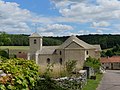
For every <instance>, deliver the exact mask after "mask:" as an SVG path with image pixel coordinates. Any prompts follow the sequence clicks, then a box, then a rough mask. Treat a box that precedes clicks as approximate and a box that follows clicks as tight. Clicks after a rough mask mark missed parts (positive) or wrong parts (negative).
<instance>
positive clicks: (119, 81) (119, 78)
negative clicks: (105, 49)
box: [96, 70, 120, 90]
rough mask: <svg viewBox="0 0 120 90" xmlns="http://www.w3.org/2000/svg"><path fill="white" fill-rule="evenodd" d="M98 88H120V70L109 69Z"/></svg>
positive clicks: (104, 89) (99, 89)
mask: <svg viewBox="0 0 120 90" xmlns="http://www.w3.org/2000/svg"><path fill="white" fill-rule="evenodd" d="M96 90H120V70H107V71H106V73H104V75H103V78H102V81H101V83H100V85H99V86H98V88H97V89H96Z"/></svg>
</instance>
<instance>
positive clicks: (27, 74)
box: [0, 59, 39, 90]
mask: <svg viewBox="0 0 120 90" xmlns="http://www.w3.org/2000/svg"><path fill="white" fill-rule="evenodd" d="M0 69H1V70H2V71H3V72H4V73H5V74H6V75H5V76H3V77H0V90H23V89H24V90H31V89H32V88H33V87H34V86H35V84H36V81H37V79H38V76H39V74H38V66H37V65H36V64H35V63H34V61H32V60H24V59H7V60H3V61H2V62H0Z"/></svg>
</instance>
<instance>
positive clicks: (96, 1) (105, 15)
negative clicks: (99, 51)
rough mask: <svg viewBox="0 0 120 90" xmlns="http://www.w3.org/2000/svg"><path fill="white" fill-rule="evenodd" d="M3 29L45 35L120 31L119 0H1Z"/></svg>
mask: <svg viewBox="0 0 120 90" xmlns="http://www.w3.org/2000/svg"><path fill="white" fill-rule="evenodd" d="M0 31H5V32H7V33H12V34H31V33H33V32H36V31H37V32H38V33H39V34H41V35H43V36H65V35H67V36H68V35H83V34H84V35H86V34H120V1H119V0H0Z"/></svg>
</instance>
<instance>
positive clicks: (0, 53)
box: [0, 50, 9, 58]
mask: <svg viewBox="0 0 120 90" xmlns="http://www.w3.org/2000/svg"><path fill="white" fill-rule="evenodd" d="M0 56H2V57H5V58H9V54H8V53H7V52H6V51H5V50H0Z"/></svg>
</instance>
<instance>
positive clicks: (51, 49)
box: [37, 46, 59, 54]
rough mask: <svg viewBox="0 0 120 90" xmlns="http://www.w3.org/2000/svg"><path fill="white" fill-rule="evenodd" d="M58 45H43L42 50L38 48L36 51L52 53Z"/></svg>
mask: <svg viewBox="0 0 120 90" xmlns="http://www.w3.org/2000/svg"><path fill="white" fill-rule="evenodd" d="M58 47H59V46H43V47H42V50H38V51H37V53H39V54H53V52H54V51H55V50H56V49H57V48H58Z"/></svg>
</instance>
